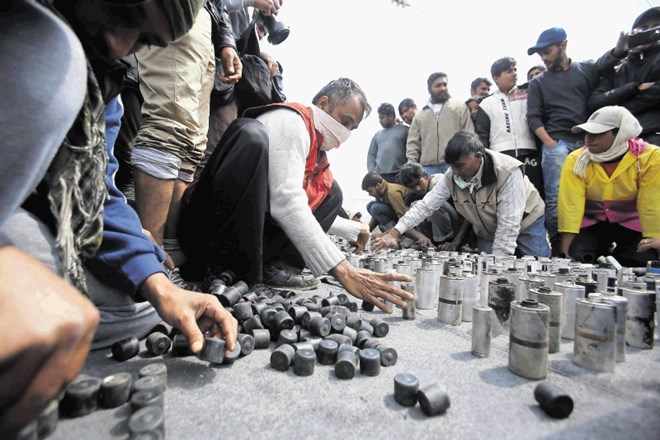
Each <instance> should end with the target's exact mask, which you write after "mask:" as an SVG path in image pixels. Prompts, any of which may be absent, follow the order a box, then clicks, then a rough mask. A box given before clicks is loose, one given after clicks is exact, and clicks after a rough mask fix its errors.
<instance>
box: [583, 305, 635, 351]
mask: <svg viewBox="0 0 660 440" xmlns="http://www.w3.org/2000/svg"><path fill="white" fill-rule="evenodd" d="M592 295H593V294H592ZM603 300H604V301H605V302H607V303H610V304H614V305H615V306H616V361H617V362H625V361H626V317H627V315H628V300H627V299H626V298H624V297H623V296H619V295H603Z"/></svg>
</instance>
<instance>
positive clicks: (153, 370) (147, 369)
mask: <svg viewBox="0 0 660 440" xmlns="http://www.w3.org/2000/svg"><path fill="white" fill-rule="evenodd" d="M138 376H140V377H145V376H160V377H162V378H163V379H164V380H165V383H167V365H165V364H164V363H162V362H154V363H153V364H149V365H145V366H144V367H142V368H140V371H138Z"/></svg>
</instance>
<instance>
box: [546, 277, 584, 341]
mask: <svg viewBox="0 0 660 440" xmlns="http://www.w3.org/2000/svg"><path fill="white" fill-rule="evenodd" d="M554 290H555V291H557V292H559V293H561V294H562V296H563V298H564V299H563V316H562V325H561V337H562V338H565V339H574V338H575V300H576V299H584V297H585V294H584V286H578V285H577V284H575V283H573V282H566V283H555V286H554Z"/></svg>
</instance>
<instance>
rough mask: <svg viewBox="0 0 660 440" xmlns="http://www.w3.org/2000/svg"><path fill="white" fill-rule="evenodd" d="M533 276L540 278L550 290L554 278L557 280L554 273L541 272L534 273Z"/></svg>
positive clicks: (553, 283)
mask: <svg viewBox="0 0 660 440" xmlns="http://www.w3.org/2000/svg"><path fill="white" fill-rule="evenodd" d="M534 275H535V276H537V277H539V278H541V279H542V280H543V283H544V285H545V286H546V287H549V288H551V289H552V288H553V287H554V285H555V278H557V276H556V275H555V274H554V273H550V272H546V271H541V272H536V273H535V274H534Z"/></svg>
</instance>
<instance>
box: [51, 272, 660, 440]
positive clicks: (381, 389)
mask: <svg viewBox="0 0 660 440" xmlns="http://www.w3.org/2000/svg"><path fill="white" fill-rule="evenodd" d="M339 291H341V289H339V288H336V287H334V286H329V285H327V284H322V285H321V287H319V288H318V289H317V290H316V291H312V292H307V293H304V295H310V296H311V295H313V294H320V295H323V296H325V295H327V294H329V293H330V292H334V293H337V292H339ZM360 313H361V314H362V315H363V319H371V318H373V317H375V316H384V319H385V320H386V321H387V322H388V323H389V325H390V332H389V334H388V335H387V336H386V337H385V338H384V339H383V341H384V342H385V343H387V344H388V345H390V346H392V347H394V348H395V349H396V350H397V351H398V355H399V358H398V363H397V364H396V365H394V366H391V367H387V368H382V369H381V373H380V375H379V376H376V377H367V376H363V375H360V374H359V373H358V374H356V376H355V378H354V379H352V380H348V381H346V380H339V379H337V378H336V377H335V374H334V367H333V366H325V365H320V364H318V363H317V364H316V367H315V372H314V374H313V375H312V376H310V377H298V376H296V375H294V373H293V371H292V369H290V370H289V371H287V372H279V371H275V370H274V369H272V368H271V367H270V365H269V359H270V353H271V351H272V350H273V349H274V346H275V344H274V343H271V347H270V348H269V349H268V350H255V351H254V352H253V353H252V354H250V355H249V356H247V357H244V358H240V359H239V360H238V361H236V363H234V364H233V365H232V366H220V367H209V365H208V363H206V362H202V361H200V360H198V359H196V358H194V357H187V358H175V357H172V356H171V354H167V355H165V356H164V357H159V358H152V357H148V356H147V353H146V351H144V346H143V352H141V353H140V355H138V356H137V357H135V358H133V359H131V360H129V361H126V362H123V363H119V362H116V361H114V360H113V359H111V358H108V356H109V350H108V351H96V352H93V353H92V354H91V355H90V357H89V359H88V361H87V363H86V365H85V368H84V373H86V374H89V375H94V376H98V377H101V378H102V377H104V376H106V375H109V374H111V373H115V372H119V371H128V372H130V373H132V374H133V375H134V378H137V372H138V370H139V369H140V368H141V367H142V366H144V365H147V364H149V363H151V362H156V361H164V362H165V363H166V364H167V366H168V389H167V391H166V394H165V396H166V401H165V414H166V422H165V426H166V428H165V429H166V434H167V438H170V439H186V438H188V439H201V438H207V439H220V438H231V439H248V438H252V439H254V438H257V439H270V438H273V439H274V438H306V439H307V438H319V439H323V438H337V439H362V438H365V439H366V438H379V439H393V438H437V439H463V438H465V439H468V438H469V439H483V438H491V439H508V438H511V439H523V438H525V439H530V438H534V439H537V438H543V439H659V438H660V373H658V371H659V367H660V350H659V349H658V348H657V346H658V344H660V341H658V340H657V339H656V348H655V349H653V350H639V349H634V348H630V347H628V349H627V360H626V362H625V363H619V364H617V365H616V371H615V373H611V374H610V373H595V372H592V371H589V370H586V369H583V368H581V367H578V366H577V365H575V364H574V363H573V362H572V356H573V355H572V352H573V343H572V341H568V340H563V342H562V346H561V352H559V353H555V354H551V355H550V356H549V372H548V377H547V380H548V381H550V382H552V383H553V384H555V385H557V386H558V387H560V388H562V389H563V390H564V391H565V392H566V393H568V394H569V395H570V396H572V398H573V400H574V402H575V408H574V410H573V413H572V414H571V416H570V417H569V418H567V419H563V420H557V419H552V418H550V417H549V416H547V415H546V414H545V413H544V412H543V411H542V410H541V409H540V408H539V406H538V404H537V403H536V401H535V400H534V394H533V392H534V388H535V387H536V385H537V384H538V383H539V382H538V381H532V380H527V379H524V378H522V377H519V376H516V375H515V374H513V373H511V372H510V371H509V369H508V353H507V346H508V337H507V336H505V335H498V336H496V337H495V338H494V339H493V343H492V349H491V355H490V357H488V358H477V357H475V356H473V355H472V354H471V329H472V327H471V323H463V324H462V325H461V326H458V327H451V326H448V325H444V324H440V323H438V322H437V320H436V316H437V312H436V311H432V310H425V311H420V310H418V314H417V319H416V320H414V321H404V320H402V319H401V317H400V316H401V312H400V310H398V309H397V310H395V313H394V314H393V315H391V316H386V315H383V314H382V313H381V312H373V313H367V312H364V311H362V310H361V311H360ZM401 372H408V373H412V374H414V375H416V376H417V377H418V379H419V381H420V384H421V386H422V387H423V386H425V385H429V384H431V383H433V382H439V383H440V384H442V385H443V386H444V387H445V389H446V390H447V393H448V394H449V396H450V399H451V407H450V408H449V410H448V411H447V412H446V413H445V414H444V415H441V416H436V417H427V416H426V415H424V413H423V412H422V411H421V409H420V407H419V404H418V405H416V406H415V407H412V408H405V407H402V406H399V405H398V404H397V403H396V402H395V401H394V397H393V392H394V391H393V390H394V387H393V379H394V376H395V375H396V374H398V373H401ZM129 414H130V409H129V408H128V405H124V406H122V407H120V408H117V409H111V410H99V411H96V412H95V413H93V414H91V415H88V416H85V417H82V418H78V419H68V420H66V419H65V420H60V423H59V425H58V428H57V430H56V431H55V433H54V434H53V435H52V436H51V437H50V438H52V439H105V438H109V439H110V438H112V439H114V438H128V428H127V420H128V416H129Z"/></svg>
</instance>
